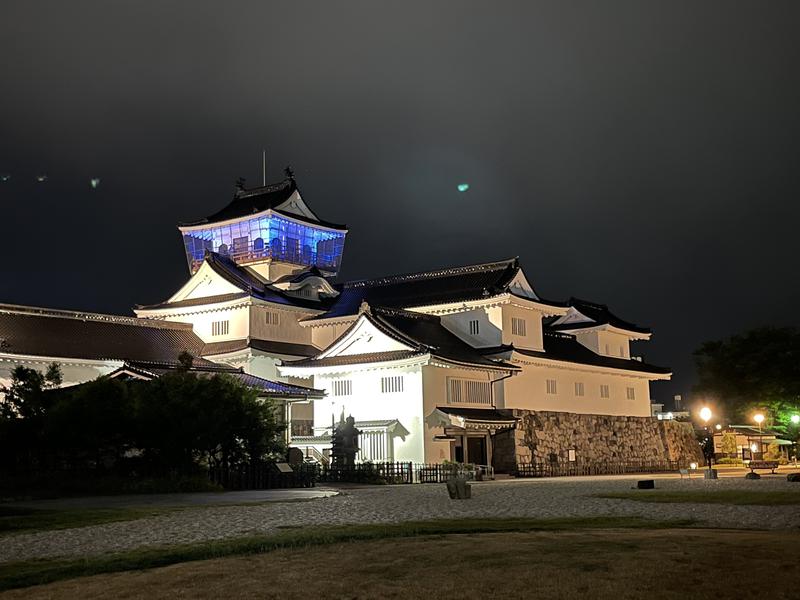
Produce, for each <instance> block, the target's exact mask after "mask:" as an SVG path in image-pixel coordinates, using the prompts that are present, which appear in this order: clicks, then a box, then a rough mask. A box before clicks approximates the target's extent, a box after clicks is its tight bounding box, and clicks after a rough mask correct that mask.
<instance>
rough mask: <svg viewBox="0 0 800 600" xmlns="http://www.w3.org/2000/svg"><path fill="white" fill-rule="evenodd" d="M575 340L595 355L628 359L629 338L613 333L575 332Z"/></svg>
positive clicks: (629, 350)
mask: <svg viewBox="0 0 800 600" xmlns="http://www.w3.org/2000/svg"><path fill="white" fill-rule="evenodd" d="M575 339H577V340H578V342H580V343H581V344H583V345H584V346H586V347H587V348H589V349H590V350H592V351H593V352H594V353H595V354H602V355H603V356H613V357H615V358H630V356H631V349H630V338H629V337H628V336H627V335H623V334H621V333H615V332H613V331H586V332H580V331H576V332H575Z"/></svg>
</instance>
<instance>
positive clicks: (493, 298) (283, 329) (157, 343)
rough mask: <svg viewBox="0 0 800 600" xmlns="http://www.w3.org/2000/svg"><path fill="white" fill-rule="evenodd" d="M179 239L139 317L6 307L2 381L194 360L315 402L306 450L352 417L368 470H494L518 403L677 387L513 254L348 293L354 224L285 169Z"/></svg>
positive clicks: (300, 423) (570, 405) (307, 415)
mask: <svg viewBox="0 0 800 600" xmlns="http://www.w3.org/2000/svg"><path fill="white" fill-rule="evenodd" d="M179 229H180V231H181V234H182V236H183V241H184V247H185V252H186V260H187V266H188V269H189V279H188V281H187V282H186V283H185V284H184V285H183V286H181V287H180V289H178V290H176V291H175V292H174V293H173V294H172V295H171V296H169V297H168V298H167V299H166V300H164V301H163V302H160V303H157V304H151V305H139V306H137V307H136V308H135V313H136V315H137V317H138V318H136V319H133V318H129V317H106V316H103V315H88V314H85V313H70V312H66V311H44V310H42V311H38V312H37V309H28V308H24V307H5V308H3V309H0V344H2V340H3V338H7V339H6V345H5V346H2V345H0V381H2V378H7V377H8V372H9V370H10V367H12V366H13V365H14V364H23V363H24V364H45V363H46V362H48V361H50V360H57V361H58V362H60V363H62V364H63V365H64V366H65V370H66V372H67V380H68V381H71V382H75V381H79V380H86V379H90V378H92V377H95V376H97V375H100V374H106V373H110V372H113V371H115V370H119V369H120V368H123V366H124V365H125V364H126V361H128V362H127V364H130V361H136V362H137V364H140V365H141V364H142V363H143V362H145V363H146V362H147V361H151V362H153V361H155V362H158V361H162V362H165V363H170V362H173V363H174V361H175V360H176V357H177V354H178V353H179V352H180V351H182V350H188V351H189V352H190V353H192V354H193V355H195V356H196V357H197V358H198V360H200V361H205V362H206V363H209V364H215V365H226V366H228V367H233V368H234V369H241V371H242V372H243V373H246V374H250V375H253V376H256V377H258V378H260V379H262V380H267V381H272V382H281V381H282V382H284V383H288V384H291V385H294V386H298V389H300V388H302V389H305V390H307V392H306V394H307V397H306V398H305V400H303V401H296V400H297V399H295V401H293V402H291V403H290V407H289V408H287V418H288V419H289V421H290V422H291V426H290V430H289V431H290V434H291V435H290V443H291V444H292V445H294V446H296V447H299V448H301V449H303V450H304V452H306V454H308V455H312V456H317V457H320V456H324V454H325V453H326V452H327V450H328V449H329V448H330V434H331V424H332V420H333V419H334V418H338V417H339V415H340V414H341V413H342V412H344V413H346V414H347V415H352V416H353V417H354V418H355V420H356V426H357V427H358V428H359V429H360V430H361V431H362V436H363V437H362V441H361V446H362V447H361V452H360V456H359V459H360V460H375V461H384V460H403V461H416V462H441V461H444V460H455V461H464V462H473V463H479V464H491V463H492V454H493V446H494V436H495V434H496V433H497V432H498V431H503V430H508V429H509V428H513V427H514V426H515V423H516V421H517V419H518V418H519V417H518V416H517V417H515V416H511V410H512V409H518V410H527V411H548V412H564V413H573V414H579V415H580V414H585V415H609V416H611V417H615V418H623V417H637V418H641V419H651V418H652V416H653V415H656V416H657V414H656V413H654V412H652V409H651V404H650V402H651V401H650V387H649V385H650V382H651V381H658V380H666V379H669V378H670V376H671V373H670V370H669V369H667V368H662V367H657V366H654V365H650V364H648V363H646V362H644V361H643V360H641V359H640V358H638V357H636V356H634V355H633V354H632V352H631V342H634V341H646V340H649V339H650V337H651V335H652V334H651V331H650V330H649V329H648V328H645V327H641V326H638V325H635V324H633V323H630V322H628V321H625V320H623V319H621V318H619V317H617V316H616V315H615V314H614V313H612V312H611V311H610V310H609V308H608V307H607V306H605V305H603V304H599V303H595V302H589V301H585V300H579V299H577V298H571V299H569V300H568V301H565V302H556V301H552V300H546V299H544V298H543V297H541V296H540V295H539V294H538V293H537V292H536V291H535V290H534V288H533V286H532V285H531V283H530V279H529V277H528V276H527V274H526V273H525V272H524V271H523V268H522V265H521V264H520V262H519V260H518V259H516V258H511V259H507V260H500V261H495V262H487V263H482V264H474V265H465V266H456V267H447V268H439V269H435V270H431V271H425V272H419V273H409V274H404V275H391V276H385V277H378V278H374V279H368V280H359V281H348V282H339V281H337V280H336V276H337V274H338V271H339V268H340V264H341V260H342V255H343V251H344V242H345V237H346V234H347V231H348V230H347V228H346V227H345V226H344V225H338V224H334V223H330V222H327V221H323V220H321V219H320V218H319V217H318V216H317V215H316V214H315V213H314V212H313V211H312V210H311V208H310V207H309V206H308V204H307V203H306V202H305V201H304V200H303V198H302V197H301V195H300V191H299V189H298V186H297V183H296V181H295V179H294V177H293V176H291V175H290V176H289V177H287V179H285V180H284V181H282V182H280V183H277V184H273V185H267V186H262V187H257V188H253V189H245V188H244V187H243V186H237V189H236V190H235V193H234V197H233V200H232V201H231V202H230V203H229V204H228V205H227V206H226V207H224V208H223V209H222V210H220V211H218V212H216V213H214V214H212V215H210V216H209V217H207V218H205V219H202V220H198V221H193V222H191V223H185V224H182V225H180V227H179ZM380 251H381V252H384V253H386V252H391V251H392V247H391V243H390V242H387V245H386V247H384V248H381V249H380ZM4 315H5V319H6V320H5V322H4V321H3V316H4ZM9 315H14V316H13V317H9ZM23 317H24V318H23ZM33 319H38V320H46V321H47V324H48V325H49V326H50V327H51V328H55V329H57V330H58V334H57V335H53V336H50V335H48V334H45V333H44V332H45V331H47V329H41V330H39V329H36V326H32V325H31V322H32V320H33ZM4 323H5V325H4ZM56 323H58V325H56ZM64 323H68V325H64ZM4 327H5V329H4ZM26 327H28V329H25V328H26ZM25 331H28V332H29V334H26V333H24V332H25ZM28 337H29V338H30V339H28ZM97 337H101V338H102V339H103V340H104V341H102V342H101V341H98V340H97V339H96V338H97ZM9 339H10V342H9ZM28 344H32V345H34V346H36V349H35V350H32V349H29V348H28ZM73 365H74V366H75V368H73ZM78 365H80V366H79V367H78ZM142 368H145V367H142ZM316 390H321V391H324V393H325V397H324V398H322V397H321V396H320V395H319V394H317V393H316ZM515 414H516V413H515ZM620 422H622V421H620ZM564 452H566V450H564ZM570 452H571V454H570V456H574V455H575V449H574V447H571V450H570Z"/></svg>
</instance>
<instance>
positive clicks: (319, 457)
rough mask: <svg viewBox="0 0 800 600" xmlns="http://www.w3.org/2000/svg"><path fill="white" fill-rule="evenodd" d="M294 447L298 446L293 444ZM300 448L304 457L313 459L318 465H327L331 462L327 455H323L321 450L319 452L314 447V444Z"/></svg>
mask: <svg viewBox="0 0 800 600" xmlns="http://www.w3.org/2000/svg"><path fill="white" fill-rule="evenodd" d="M295 447H298V446H295ZM300 450H302V452H303V456H305V457H306V459H309V458H310V459H313V460H315V461H316V462H317V463H319V464H320V465H323V466H327V465H329V464H330V462H331V461H330V459H329V458H328V457H327V456H325V455H324V454H323V453H322V452H320V451H319V450H317V449H316V448H314V446H305V447H302V448H300Z"/></svg>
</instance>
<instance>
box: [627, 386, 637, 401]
mask: <svg viewBox="0 0 800 600" xmlns="http://www.w3.org/2000/svg"><path fill="white" fill-rule="evenodd" d="M625 395H626V396H627V398H628V400H636V389H635V388H632V387H629V388H626V389H625Z"/></svg>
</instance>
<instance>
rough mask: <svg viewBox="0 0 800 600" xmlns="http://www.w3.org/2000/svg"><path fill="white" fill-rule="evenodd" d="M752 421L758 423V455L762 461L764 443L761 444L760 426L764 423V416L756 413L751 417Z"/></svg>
mask: <svg viewBox="0 0 800 600" xmlns="http://www.w3.org/2000/svg"><path fill="white" fill-rule="evenodd" d="M753 420H754V421H755V422H756V423H758V453H759V455H760V456H759V457H758V458H759V460H764V442H763V435H762V432H761V424H762V423H763V422H764V415H763V414H761V413H756V414H755V415H753Z"/></svg>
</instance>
